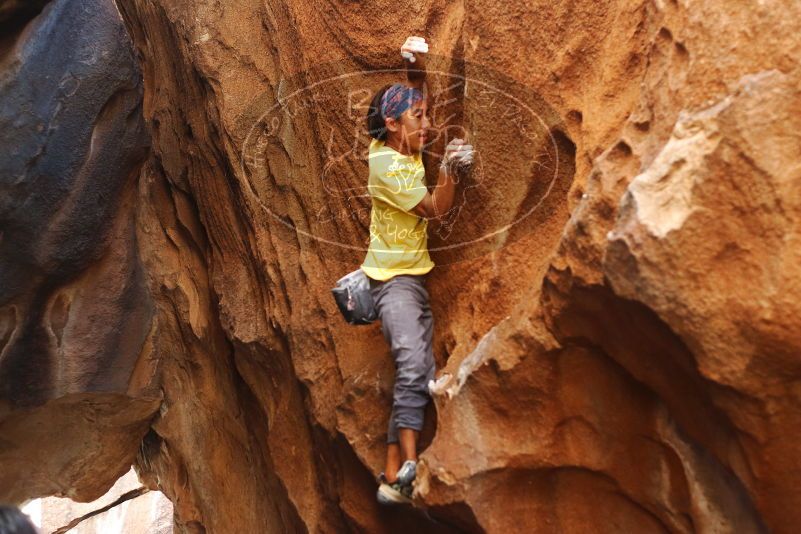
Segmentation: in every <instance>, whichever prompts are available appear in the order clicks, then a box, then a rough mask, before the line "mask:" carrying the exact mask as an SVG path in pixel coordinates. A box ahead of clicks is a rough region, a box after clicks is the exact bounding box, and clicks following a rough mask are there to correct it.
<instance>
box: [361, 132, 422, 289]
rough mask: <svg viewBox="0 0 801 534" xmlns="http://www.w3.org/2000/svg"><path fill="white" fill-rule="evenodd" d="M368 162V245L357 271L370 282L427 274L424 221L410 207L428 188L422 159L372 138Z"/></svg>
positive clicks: (414, 204) (420, 198)
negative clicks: (369, 203) (370, 206)
mask: <svg viewBox="0 0 801 534" xmlns="http://www.w3.org/2000/svg"><path fill="white" fill-rule="evenodd" d="M368 160H369V166H370V176H369V178H368V180H367V190H368V191H369V192H370V196H371V197H372V202H373V206H372V210H371V212H370V245H369V246H368V248H367V256H366V257H365V259H364V262H363V263H362V265H361V269H362V270H363V271H364V273H365V274H366V275H367V276H369V277H370V278H373V279H374V280H389V279H390V278H392V277H393V276H395V275H398V274H425V273H427V272H428V271H430V270H431V269H433V268H434V262H433V261H431V258H430V257H429V255H428V231H427V230H428V221H427V220H426V219H424V218H422V217H418V216H417V215H415V214H414V212H412V211H411V210H412V209H413V208H414V207H415V206H416V205H417V204H419V203H420V201H421V200H423V197H424V196H425V194H426V191H427V189H426V184H425V167H423V159H422V157H421V156H420V154H419V153H418V154H414V155H409V156H406V155H403V154H401V153H400V152H398V151H397V150H395V149H393V148H390V147H388V146H386V145H385V144H384V142H383V141H379V140H377V139H373V140H371V141H370V148H369V150H368Z"/></svg>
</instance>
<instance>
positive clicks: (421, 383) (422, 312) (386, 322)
mask: <svg viewBox="0 0 801 534" xmlns="http://www.w3.org/2000/svg"><path fill="white" fill-rule="evenodd" d="M424 283H425V277H424V276H415V275H398V276H395V277H393V278H391V279H390V280H388V281H386V282H379V283H378V284H375V285H376V291H375V292H374V294H373V296H374V300H375V301H376V307H377V309H378V313H379V317H380V319H381V325H382V331H383V333H384V338H385V339H386V340H387V343H389V345H390V349H391V351H392V356H393V358H394V360H395V369H396V376H395V387H394V391H393V405H392V414H391V416H390V422H389V425H388V429H387V442H388V443H396V442H398V441H399V435H398V429H400V428H406V429H411V430H415V431H418V432H419V431H420V430H422V428H423V414H424V411H425V406H426V404H427V403H428V402H429V400H430V397H429V394H428V380H430V379H431V378H433V377H434V371H435V364H434V357H433V348H432V347H431V341H432V338H433V317H432V315H431V309H430V306H429V303H428V291H427V290H426V288H425V285H424ZM410 436H414V434H411V435H410ZM408 439H413V438H412V437H410V438H408ZM403 449H404V447H403V445H401V451H402V452H403ZM406 456H407V454H404V457H406ZM405 459H409V458H408V457H406V458H405Z"/></svg>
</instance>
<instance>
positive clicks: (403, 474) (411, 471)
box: [398, 460, 417, 486]
mask: <svg viewBox="0 0 801 534" xmlns="http://www.w3.org/2000/svg"><path fill="white" fill-rule="evenodd" d="M416 474H417V462H415V461H414V460H406V461H405V462H403V465H402V466H401V468H400V469H399V470H398V482H400V483H401V484H403V485H406V486H411V485H412V481H413V480H414V478H415V476H416Z"/></svg>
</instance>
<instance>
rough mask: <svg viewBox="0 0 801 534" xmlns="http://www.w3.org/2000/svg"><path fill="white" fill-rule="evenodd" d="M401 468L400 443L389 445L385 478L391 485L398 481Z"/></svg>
mask: <svg viewBox="0 0 801 534" xmlns="http://www.w3.org/2000/svg"><path fill="white" fill-rule="evenodd" d="M400 466H401V449H400V446H399V444H398V443H389V444H388V445H387V465H386V467H385V468H384V476H385V477H386V479H387V482H389V483H390V484H392V483H394V482H395V480H397V478H398V477H397V475H398V469H400Z"/></svg>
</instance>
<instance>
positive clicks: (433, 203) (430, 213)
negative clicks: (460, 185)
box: [414, 167, 456, 219]
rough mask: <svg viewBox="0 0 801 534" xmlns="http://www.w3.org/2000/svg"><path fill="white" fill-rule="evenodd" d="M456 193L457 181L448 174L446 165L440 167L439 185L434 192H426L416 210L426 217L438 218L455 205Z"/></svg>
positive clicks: (416, 212)
mask: <svg viewBox="0 0 801 534" xmlns="http://www.w3.org/2000/svg"><path fill="white" fill-rule="evenodd" d="M455 194H456V183H455V182H454V180H453V177H452V176H451V175H449V174H448V172H447V171H446V170H445V168H444V167H440V169H439V177H438V178H437V185H436V186H434V192H433V193H426V196H424V197H423V200H421V201H420V203H419V204H417V206H415V208H414V212H415V214H417V215H419V216H420V217H423V218H424V219H436V218H438V217H441V216H443V215H444V214H445V213H447V212H448V210H450V209H451V206H453V198H454V196H455Z"/></svg>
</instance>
